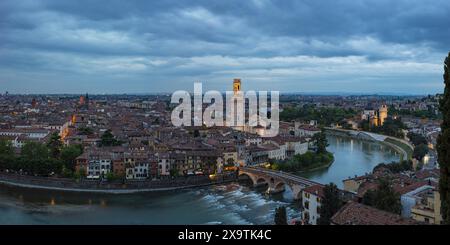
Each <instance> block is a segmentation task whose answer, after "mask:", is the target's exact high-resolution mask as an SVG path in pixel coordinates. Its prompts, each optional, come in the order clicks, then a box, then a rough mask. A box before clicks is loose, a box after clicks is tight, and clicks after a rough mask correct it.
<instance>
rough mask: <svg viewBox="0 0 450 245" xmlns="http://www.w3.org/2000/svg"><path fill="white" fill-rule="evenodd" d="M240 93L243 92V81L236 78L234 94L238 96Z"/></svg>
mask: <svg viewBox="0 0 450 245" xmlns="http://www.w3.org/2000/svg"><path fill="white" fill-rule="evenodd" d="M239 91H241V79H239V78H235V79H234V80H233V92H234V94H236V93H237V92H239Z"/></svg>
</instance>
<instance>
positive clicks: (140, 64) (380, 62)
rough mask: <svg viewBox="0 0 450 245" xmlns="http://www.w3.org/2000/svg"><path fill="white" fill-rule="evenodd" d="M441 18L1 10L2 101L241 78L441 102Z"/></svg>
mask: <svg viewBox="0 0 450 245" xmlns="http://www.w3.org/2000/svg"><path fill="white" fill-rule="evenodd" d="M87 6H88V7H87ZM105 6H108V7H105ZM324 6H326V7H324ZM449 10H450V3H449V2H447V1H433V4H428V3H425V2H419V1H415V2H413V3H412V2H411V1H396V2H395V3H389V4H386V2H384V1H366V2H358V3H354V2H345V1H333V2H331V1H330V2H328V3H327V4H325V5H324V4H323V3H320V4H318V3H314V2H313V1H301V2H299V1H282V2H276V3H275V2H273V1H268V0H267V1H265V0H258V1H257V0H254V1H247V2H239V1H226V2H211V1H190V2H188V3H187V2H173V1H164V2H159V3H148V2H145V1H144V2H141V1H136V2H133V3H129V2H127V3H124V2H122V1H108V3H104V2H102V1H96V2H90V1H89V2H77V3H75V2H60V1H25V2H21V3H17V2H14V1H2V2H1V3H0V16H1V17H0V31H1V32H2V33H3V35H2V36H0V84H2V90H3V91H1V92H5V91H8V92H9V93H12V94H14V93H15V94H28V93H29V94H35V93H38V94H62V93H64V94H83V93H86V92H87V93H90V94H124V93H126V94H142V93H144V94H146V93H149V94H150V93H159V92H163V93H171V92H174V91H175V90H188V91H189V90H192V87H193V84H194V82H196V81H201V82H203V83H204V86H205V89H208V90H212V89H214V90H219V91H225V90H229V81H230V80H231V79H233V78H235V77H239V78H241V79H242V80H243V81H244V82H245V86H244V87H243V89H244V90H279V91H281V92H282V93H286V92H300V93H306V94H308V93H309V94H311V93H313V94H339V93H346V94H405V95H416V94H417V95H418V94H435V93H441V92H442V91H443V83H442V66H443V64H442V62H443V59H444V57H445V56H446V54H447V52H448V43H447V41H448V40H449V39H450V29H449V27H448V26H447V25H446V14H447V13H448V12H449Z"/></svg>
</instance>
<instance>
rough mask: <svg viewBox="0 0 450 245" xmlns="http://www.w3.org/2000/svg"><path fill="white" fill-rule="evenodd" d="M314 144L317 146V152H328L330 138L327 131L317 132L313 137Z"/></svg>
mask: <svg viewBox="0 0 450 245" xmlns="http://www.w3.org/2000/svg"><path fill="white" fill-rule="evenodd" d="M312 140H313V142H314V146H315V147H316V153H318V154H322V153H327V146H328V140H327V136H326V134H325V132H323V131H322V132H320V133H317V134H315V135H314V136H313V138H312Z"/></svg>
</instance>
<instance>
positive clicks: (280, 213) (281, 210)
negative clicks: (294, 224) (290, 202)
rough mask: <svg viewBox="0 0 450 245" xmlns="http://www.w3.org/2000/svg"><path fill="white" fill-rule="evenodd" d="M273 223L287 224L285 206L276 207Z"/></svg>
mask: <svg viewBox="0 0 450 245" xmlns="http://www.w3.org/2000/svg"><path fill="white" fill-rule="evenodd" d="M274 219H275V225H287V224H288V223H287V222H288V221H287V213H286V207H283V206H281V207H278V208H276V209H275V218H274Z"/></svg>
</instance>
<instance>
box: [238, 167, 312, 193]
mask: <svg viewBox="0 0 450 245" xmlns="http://www.w3.org/2000/svg"><path fill="white" fill-rule="evenodd" d="M241 176H247V177H248V178H249V179H250V180H251V181H252V183H253V186H254V187H259V186H266V185H267V186H268V189H267V192H268V193H279V192H283V191H284V190H285V187H286V185H288V186H289V187H290V188H291V189H292V192H293V194H294V199H296V200H298V199H300V198H301V191H302V190H303V189H304V188H306V187H309V186H312V185H320V184H319V183H317V182H314V181H311V180H308V179H306V178H303V177H300V176H297V175H294V174H290V173H285V172H281V171H275V170H269V169H265V168H260V167H240V168H239V177H241Z"/></svg>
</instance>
